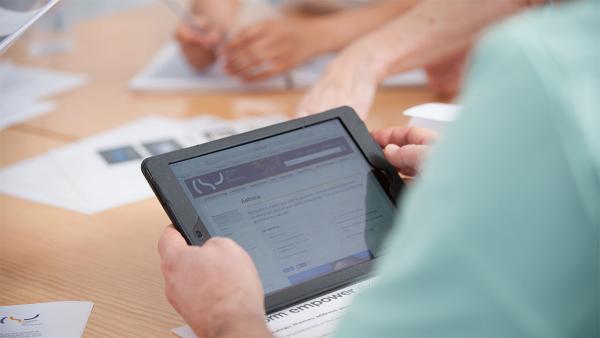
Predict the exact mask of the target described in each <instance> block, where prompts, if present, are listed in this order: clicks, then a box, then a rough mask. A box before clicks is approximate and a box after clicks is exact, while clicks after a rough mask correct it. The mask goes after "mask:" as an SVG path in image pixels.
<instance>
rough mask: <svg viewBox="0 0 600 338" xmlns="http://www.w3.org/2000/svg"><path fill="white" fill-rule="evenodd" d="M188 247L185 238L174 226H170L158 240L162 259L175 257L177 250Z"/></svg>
mask: <svg viewBox="0 0 600 338" xmlns="http://www.w3.org/2000/svg"><path fill="white" fill-rule="evenodd" d="M185 248H187V243H186V241H185V239H184V238H183V237H182V236H181V234H180V233H179V231H177V230H175V229H174V228H173V226H168V227H167V228H166V229H165V230H164V231H163V233H162V235H161V236H160V239H159V240H158V253H159V255H160V257H161V259H168V257H173V256H174V255H175V254H176V253H177V252H179V251H181V250H183V249H185Z"/></svg>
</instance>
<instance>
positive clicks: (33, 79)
mask: <svg viewBox="0 0 600 338" xmlns="http://www.w3.org/2000/svg"><path fill="white" fill-rule="evenodd" d="M85 81H86V77H85V76H82V75H80V74H74V73H68V72H58V71H52V70H47V69H42V68H34V67H29V66H21V65H15V64H12V63H10V62H2V63H0V129H3V128H6V127H8V126H11V125H13V124H17V123H21V122H24V121H26V120H29V119H31V118H33V117H35V116H38V115H41V114H43V113H47V112H49V111H52V110H54V108H55V105H54V103H53V102H51V101H47V100H46V98H48V97H50V96H54V95H58V94H60V93H64V92H66V91H69V90H72V89H74V88H76V87H78V86H81V85H82V84H84V83H85Z"/></svg>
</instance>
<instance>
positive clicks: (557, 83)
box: [336, 0, 600, 338]
mask: <svg viewBox="0 0 600 338" xmlns="http://www.w3.org/2000/svg"><path fill="white" fill-rule="evenodd" d="M463 103H464V105H465V108H464V110H463V111H462V113H461V116H460V117H459V119H458V120H457V121H456V122H455V123H454V124H453V125H451V126H450V127H449V128H448V129H446V132H445V134H444V136H443V138H442V139H441V140H440V142H439V143H438V145H437V146H436V148H435V149H434V150H433V152H432V153H431V154H430V157H429V160H428V162H427V164H426V168H425V170H424V172H423V173H422V176H421V177H420V179H419V181H418V182H417V183H416V184H415V185H414V187H412V188H411V189H410V191H409V192H408V195H407V196H406V197H405V199H404V201H403V203H402V205H401V207H400V214H399V219H398V221H397V224H396V225H397V227H396V229H395V230H394V232H393V233H392V234H391V238H390V240H389V243H388V246H387V253H386V255H385V257H384V258H383V262H382V263H381V266H380V267H379V271H378V277H377V280H376V281H375V284H374V286H373V287H372V288H371V289H369V290H366V291H365V292H364V293H362V294H360V295H359V296H357V298H356V299H355V302H354V303H353V304H352V306H351V307H350V308H349V309H348V311H347V313H346V314H345V316H344V319H343V320H342V322H341V323H340V327H339V329H338V332H337V335H336V336H337V337H343V338H352V337H357V338H371V337H456V336H460V337H520V336H531V337H592V336H594V337H598V336H600V328H599V326H600V305H599V304H600V279H599V275H600V251H599V242H600V1H598V0H591V1H581V2H574V3H568V4H564V5H556V6H553V7H552V6H551V7H547V8H540V9H537V10H534V11H532V12H529V13H526V14H523V15H520V16H518V17H515V18H513V19H510V20H509V21H507V22H505V23H503V24H502V25H501V26H498V27H495V28H494V29H493V30H492V31H491V32H489V33H488V34H487V35H486V37H485V39H484V40H483V42H482V43H481V44H480V45H479V47H478V48H477V50H476V52H475V54H474V59H473V64H472V67H471V70H470V75H469V79H468V82H467V85H466V88H465V94H464V97H463Z"/></svg>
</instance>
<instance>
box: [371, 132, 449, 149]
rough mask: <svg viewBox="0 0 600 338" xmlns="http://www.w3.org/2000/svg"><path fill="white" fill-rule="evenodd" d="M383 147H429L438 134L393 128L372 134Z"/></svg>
mask: <svg viewBox="0 0 600 338" xmlns="http://www.w3.org/2000/svg"><path fill="white" fill-rule="evenodd" d="M371 135H372V136H373V139H374V140H375V142H377V143H378V144H379V145H380V146H381V147H385V146H387V145H388V144H395V145H398V146H400V147H402V146H405V145H408V144H417V145H427V144H432V143H434V142H435V141H436V140H437V138H438V134H437V133H436V132H434V131H433V130H429V129H424V128H418V127H392V128H387V129H382V130H378V131H374V132H372V133H371Z"/></svg>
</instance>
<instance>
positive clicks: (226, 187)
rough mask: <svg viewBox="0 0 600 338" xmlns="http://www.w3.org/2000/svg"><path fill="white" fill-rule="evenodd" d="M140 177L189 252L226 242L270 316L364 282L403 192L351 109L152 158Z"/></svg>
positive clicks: (394, 173)
mask: <svg viewBox="0 0 600 338" xmlns="http://www.w3.org/2000/svg"><path fill="white" fill-rule="evenodd" d="M142 170H143V173H144V175H145V176H146V179H147V180H148V182H149V183H150V185H151V186H152V188H153V190H154V192H155V194H156V195H157V197H158V198H159V200H160V201H161V204H162V205H163V207H164V209H165V211H166V212H167V214H168V215H169V217H170V218H171V220H172V222H173V224H174V225H175V227H176V228H177V230H179V231H180V232H181V233H182V234H183V237H184V238H185V239H186V240H187V242H188V243H189V244H193V245H202V244H203V243H204V242H206V240H207V239H208V238H210V237H228V238H231V239H233V240H234V241H235V242H236V243H237V244H239V245H240V246H241V247H243V248H244V249H245V250H246V251H247V252H248V254H249V255H250V257H251V258H252V260H253V261H254V264H255V265H256V268H257V270H258V273H259V275H260V279H261V282H262V285H263V288H264V292H265V303H266V308H267V312H271V311H275V310H277V309H280V308H282V307H285V306H289V305H292V304H294V303H296V302H299V301H302V300H305V299H308V298H310V297H312V296H315V295H317V294H320V293H323V292H327V291H330V290H332V289H335V288H338V287H342V286H344V285H348V284H350V283H352V282H355V281H358V280H360V279H363V278H365V277H366V276H367V275H368V273H369V271H370V269H371V267H372V265H373V263H374V261H375V260H376V259H377V257H378V256H380V255H381V243H382V241H383V239H384V237H385V235H386V234H387V232H388V231H389V228H390V227H391V225H392V222H393V218H394V217H395V212H396V209H395V200H396V198H397V196H398V194H399V192H400V189H401V186H402V183H401V180H400V178H399V177H398V175H397V173H396V171H395V169H394V168H393V167H392V166H390V165H389V164H388V163H387V162H386V161H385V159H384V156H383V153H382V152H381V149H380V147H379V146H378V145H377V144H376V143H375V142H374V141H373V139H372V138H371V136H370V135H369V133H368V131H367V129H366V128H365V126H364V123H363V122H362V121H361V120H360V119H359V118H358V116H356V114H355V113H354V111H353V110H352V109H350V108H347V107H344V108H338V109H334V110H331V111H328V112H325V113H321V114H318V115H313V116H309V117H305V118H302V119H297V120H293V121H288V122H284V123H281V124H277V125H274V126H270V127H266V128H262V129H258V130H255V131H251V132H248V133H245V134H240V135H235V136H231V137H228V138H225V139H221V140H217V141H213V142H210V143H206V144H202V145H198V146H195V147H192V148H187V149H182V150H177V151H175V152H171V153H167V154H163V155H159V156H155V157H151V158H149V159H147V160H145V161H144V163H143V164H142Z"/></svg>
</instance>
